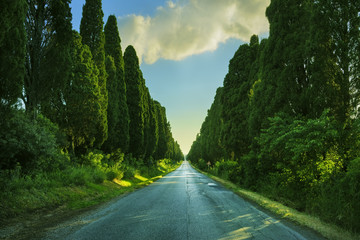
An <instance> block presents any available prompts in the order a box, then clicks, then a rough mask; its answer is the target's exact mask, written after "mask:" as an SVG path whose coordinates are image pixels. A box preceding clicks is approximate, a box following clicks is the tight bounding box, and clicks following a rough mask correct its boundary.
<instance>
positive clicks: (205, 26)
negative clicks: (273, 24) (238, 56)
mask: <svg viewBox="0 0 360 240" xmlns="http://www.w3.org/2000/svg"><path fill="white" fill-rule="evenodd" d="M269 4H270V0H221V1H220V0H178V1H168V2H167V5H166V6H161V7H158V8H157V10H156V13H155V15H154V16H153V17H148V16H147V17H144V16H137V15H128V16H126V17H119V18H118V23H119V31H120V37H121V39H122V46H123V47H124V48H125V47H126V46H128V45H133V46H134V47H135V49H136V51H137V54H138V56H139V58H140V61H142V60H144V61H145V62H146V63H149V64H151V63H154V62H156V61H157V60H158V59H160V58H164V59H171V60H181V59H184V58H186V57H188V56H191V55H194V54H200V53H203V52H206V51H214V50H216V49H217V47H218V45H219V43H224V42H226V40H228V39H230V38H236V39H241V40H243V41H249V39H250V37H251V35H252V34H261V33H266V32H268V28H269V24H268V21H267V19H266V17H265V10H266V7H267V6H268V5H269Z"/></svg>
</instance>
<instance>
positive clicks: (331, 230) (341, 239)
mask: <svg viewBox="0 0 360 240" xmlns="http://www.w3.org/2000/svg"><path fill="white" fill-rule="evenodd" d="M193 167H194V166H193ZM195 168H196V167H195ZM196 169H197V170H198V171H199V172H201V173H203V174H204V175H206V176H208V177H210V178H211V179H213V180H215V181H217V182H219V183H220V184H222V185H223V186H224V187H226V188H227V189H229V190H231V191H233V192H234V193H236V194H238V195H239V196H241V197H242V198H244V199H246V200H248V201H250V202H253V203H256V204H257V205H259V206H261V207H262V208H264V209H267V210H269V211H270V212H272V213H274V214H275V215H277V216H279V217H281V218H283V219H286V220H289V221H291V222H294V223H297V224H299V225H301V226H304V227H308V228H310V229H313V230H315V231H316V232H318V233H320V234H321V235H322V236H324V237H325V238H327V239H330V240H358V239H360V234H356V235H355V234H353V233H351V232H349V231H346V230H344V229H342V228H340V227H338V226H336V225H334V224H328V223H325V222H323V221H321V220H320V219H319V218H317V217H313V216H310V215H308V214H305V213H302V212H299V211H297V210H294V209H292V208H289V207H287V206H284V205H283V204H281V203H279V202H275V201H273V200H270V199H269V198H266V197H264V196H263V195H261V194H259V193H255V192H251V191H249V190H245V189H243V188H241V187H239V186H238V185H236V184H234V183H232V182H230V181H228V180H224V179H222V178H219V177H216V176H214V175H211V174H209V173H207V172H204V171H201V170H199V169H198V168H196Z"/></svg>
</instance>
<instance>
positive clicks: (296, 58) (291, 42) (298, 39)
mask: <svg viewBox="0 0 360 240" xmlns="http://www.w3.org/2000/svg"><path fill="white" fill-rule="evenodd" d="M266 16H267V17H268V19H269V23H270V36H269V39H268V40H267V41H266V45H265V46H264V49H263V51H262V56H261V63H260V65H261V67H260V75H259V78H260V79H259V81H258V82H257V86H256V88H254V90H255V91H254V96H253V99H252V109H253V110H254V111H252V112H251V122H250V129H251V132H252V133H253V134H255V137H256V136H258V134H260V129H261V128H267V127H268V123H269V122H268V117H271V116H274V114H276V113H278V112H286V113H288V114H290V115H292V116H308V115H309V112H310V99H309V98H308V96H307V91H308V88H309V76H308V74H307V72H308V67H309V62H308V61H309V58H308V56H307V55H306V44H307V39H308V37H309V28H308V27H307V26H309V19H310V11H309V5H308V1H306V0H301V1H291V0H285V1H283V0H272V1H271V4H270V5H269V7H268V8H267V10H266ZM299 33H301V34H299Z"/></svg>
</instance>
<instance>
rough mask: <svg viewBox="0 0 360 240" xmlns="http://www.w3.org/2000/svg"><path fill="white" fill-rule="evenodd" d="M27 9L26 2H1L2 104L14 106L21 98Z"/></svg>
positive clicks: (24, 0)
mask: <svg viewBox="0 0 360 240" xmlns="http://www.w3.org/2000/svg"><path fill="white" fill-rule="evenodd" d="M26 7H27V6H26V0H17V1H2V2H1V10H0V19H1V20H0V22H1V31H0V52H1V54H0V82H1V84H0V104H6V105H12V104H13V103H15V102H16V101H17V99H18V98H19V97H20V96H21V91H22V86H23V82H24V75H25V66H24V64H23V63H24V58H25V53H26V52H25V51H26V49H25V46H26V34H25V28H24V21H25V16H26Z"/></svg>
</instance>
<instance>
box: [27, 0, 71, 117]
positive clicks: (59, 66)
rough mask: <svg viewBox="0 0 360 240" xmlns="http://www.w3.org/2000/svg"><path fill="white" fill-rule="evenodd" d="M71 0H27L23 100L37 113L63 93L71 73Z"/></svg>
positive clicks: (28, 109) (30, 110)
mask: <svg viewBox="0 0 360 240" xmlns="http://www.w3.org/2000/svg"><path fill="white" fill-rule="evenodd" d="M69 2H70V1H69V0H47V1H42V0H27V3H28V11H27V17H26V21H25V29H26V34H27V45H26V47H27V53H26V54H27V55H26V58H25V59H26V61H25V68H26V75H25V81H24V96H23V99H24V102H25V106H26V110H27V111H28V112H32V113H34V114H36V113H37V111H38V110H39V109H40V105H41V103H42V104H44V103H45V104H46V103H47V102H49V99H51V98H52V97H53V96H58V95H61V94H60V92H61V90H62V89H63V87H64V83H65V82H66V79H67V78H68V77H69V76H70V66H71V65H70V64H69V61H70V47H69V46H70V42H71V31H72V25H71V18H72V17H71V11H70V7H69Z"/></svg>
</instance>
